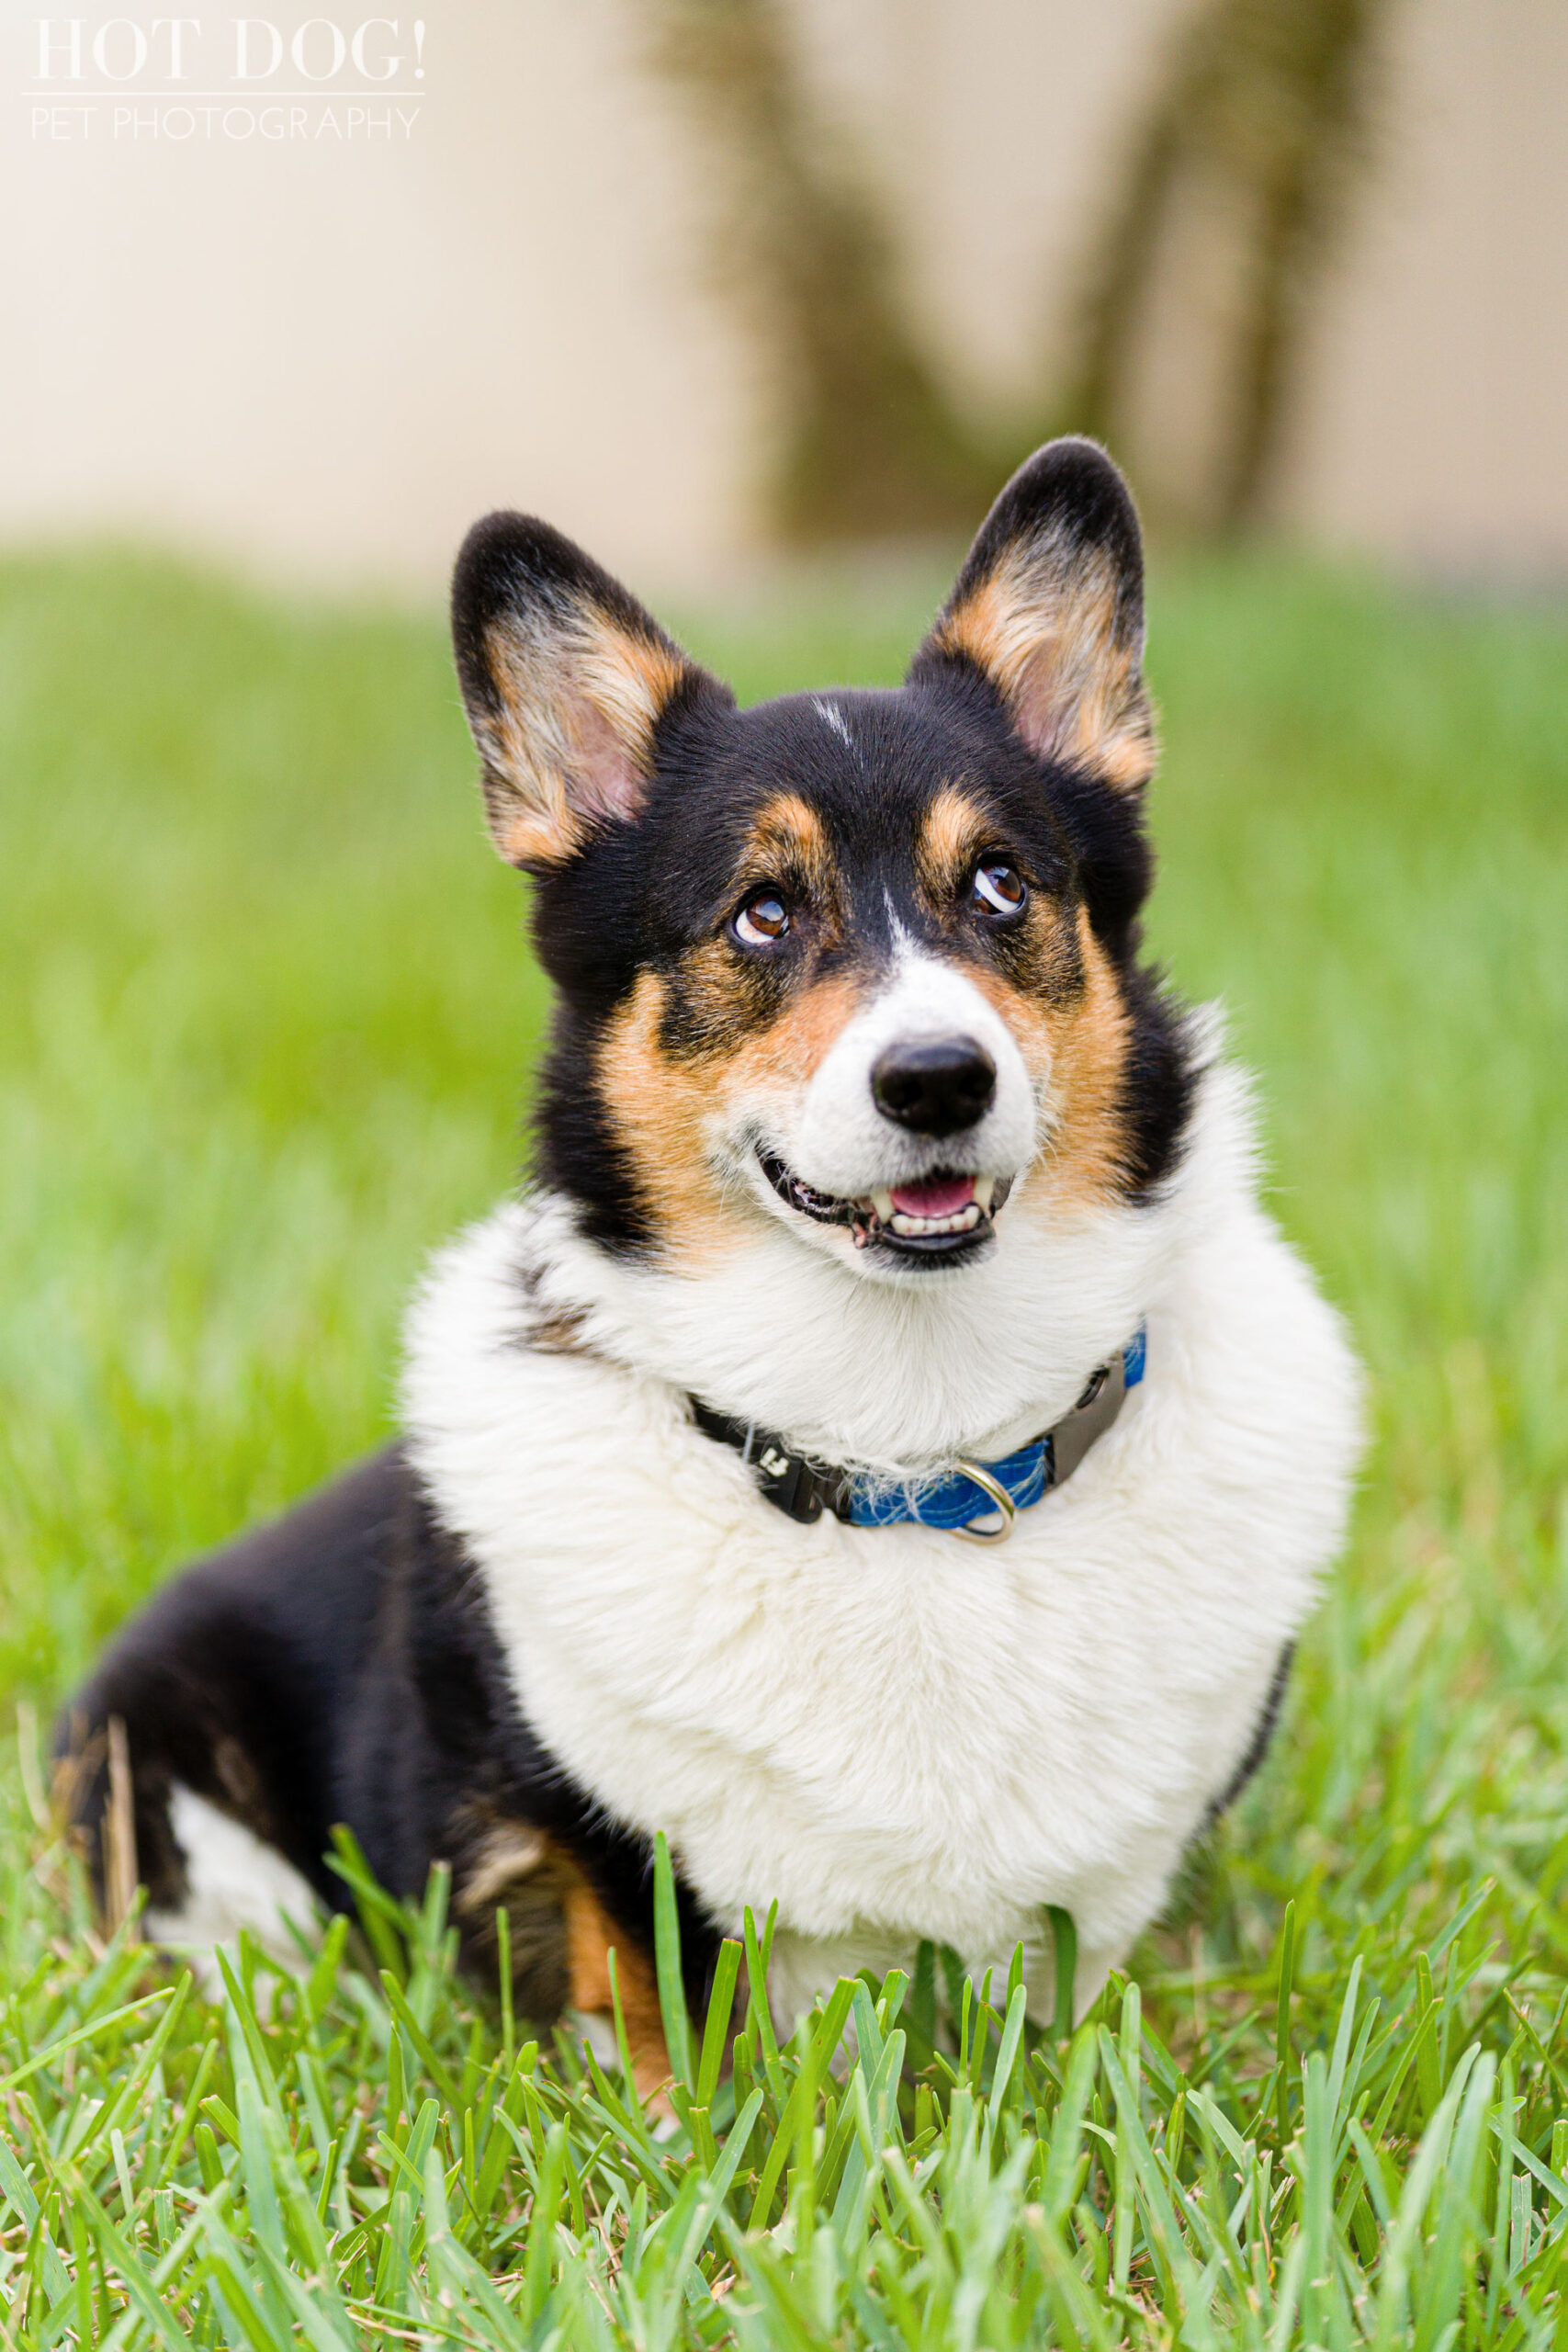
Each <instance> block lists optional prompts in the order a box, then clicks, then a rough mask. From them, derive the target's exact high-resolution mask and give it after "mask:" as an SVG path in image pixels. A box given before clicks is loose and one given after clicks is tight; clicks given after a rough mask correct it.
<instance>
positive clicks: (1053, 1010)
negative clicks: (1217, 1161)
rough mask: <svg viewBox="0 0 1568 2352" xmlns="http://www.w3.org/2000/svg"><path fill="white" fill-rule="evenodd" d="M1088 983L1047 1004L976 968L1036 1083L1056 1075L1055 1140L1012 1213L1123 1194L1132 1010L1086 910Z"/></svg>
mask: <svg viewBox="0 0 1568 2352" xmlns="http://www.w3.org/2000/svg"><path fill="white" fill-rule="evenodd" d="M1078 950H1079V953H1080V955H1081V956H1082V958H1083V970H1084V987H1083V989H1082V990H1081V992H1080V993H1079V994H1078V995H1077V996H1076V997H1075V999H1074V1000H1073V1001H1072V1002H1070V1003H1068V1004H1065V1005H1061V1006H1050V1005H1043V1004H1042V1003H1040V1002H1039V1001H1038V1000H1037V999H1035V998H1034V997H1032V996H1026V995H1024V994H1022V993H1021V991H1020V990H1019V989H1015V988H1013V987H1012V986H1011V985H1010V983H1009V982H1008V981H1007V980H1005V979H1004V978H1002V977H1001V975H1000V974H999V973H997V972H980V971H975V972H973V973H972V974H971V977H972V978H973V979H974V981H975V984H976V987H977V988H978V989H979V990H980V991H981V993H982V995H983V996H984V997H985V998H986V999H987V1002H988V1003H990V1004H991V1005H992V1006H993V1008H994V1009H995V1010H996V1012H998V1013H999V1014H1000V1015H1001V1017H1002V1019H1003V1020H1004V1021H1005V1022H1006V1023H1007V1024H1008V1027H1009V1028H1010V1030H1011V1031H1012V1034H1013V1035H1014V1037H1015V1038H1016V1039H1017V1041H1018V1046H1019V1050H1020V1051H1021V1054H1022V1056H1023V1058H1024V1063H1025V1066H1026V1067H1027V1069H1028V1070H1029V1073H1030V1076H1031V1078H1032V1079H1033V1080H1034V1081H1035V1082H1036V1084H1037V1085H1038V1084H1040V1083H1041V1082H1042V1081H1044V1080H1049V1085H1050V1091H1051V1094H1052V1096H1053V1098H1054V1100H1055V1106H1056V1119H1055V1128H1054V1131H1053V1133H1052V1136H1051V1139H1050V1141H1049V1142H1048V1144H1047V1145H1046V1147H1045V1149H1044V1151H1043V1153H1042V1155H1041V1157H1040V1159H1039V1160H1038V1161H1037V1162H1036V1163H1035V1165H1034V1167H1033V1168H1032V1170H1030V1172H1029V1174H1028V1176H1027V1177H1026V1178H1025V1180H1024V1182H1023V1184H1022V1185H1021V1188H1020V1191H1019V1194H1018V1199H1017V1202H1016V1203H1015V1204H1010V1207H1009V1210H1008V1212H1007V1214H1009V1215H1011V1214H1013V1212H1014V1208H1015V1207H1016V1206H1019V1205H1026V1204H1029V1203H1031V1202H1034V1203H1037V1204H1044V1203H1045V1202H1047V1201H1049V1203H1050V1204H1051V1206H1052V1207H1053V1208H1055V1207H1059V1206H1070V1207H1077V1206H1080V1205H1081V1206H1084V1207H1089V1206H1100V1205H1103V1204H1105V1203H1107V1202H1110V1201H1114V1200H1116V1199H1118V1198H1119V1197H1120V1195H1121V1191H1122V1165H1123V1161H1124V1157H1125V1148H1126V1135H1125V1118H1124V1112H1123V1106H1122V1072H1123V1069H1124V1068H1125V1064H1126V1058H1127V1039H1128V1026H1129V1024H1128V1019H1127V1009H1126V1007H1125V1005H1124V1004H1123V1003H1122V992H1121V990H1120V989H1119V988H1118V987H1117V985H1116V976H1115V973H1114V971H1113V969H1112V967H1111V962H1110V959H1109V958H1108V956H1106V954H1105V951H1104V949H1103V948H1102V947H1101V946H1100V943H1099V941H1098V940H1097V939H1096V938H1095V936H1094V933H1093V932H1092V930H1091V929H1090V928H1089V917H1088V915H1087V913H1085V911H1084V910H1082V909H1081V908H1080V909H1079V910H1078Z"/></svg>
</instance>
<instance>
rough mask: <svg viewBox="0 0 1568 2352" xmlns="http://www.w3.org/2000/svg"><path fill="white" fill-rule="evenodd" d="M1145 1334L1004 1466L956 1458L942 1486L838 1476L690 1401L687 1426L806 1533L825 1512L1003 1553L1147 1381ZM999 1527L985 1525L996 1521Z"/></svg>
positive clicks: (854, 1523)
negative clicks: (728, 1449) (739, 1466)
mask: <svg viewBox="0 0 1568 2352" xmlns="http://www.w3.org/2000/svg"><path fill="white" fill-rule="evenodd" d="M1146 1353H1147V1335H1146V1333H1145V1331H1144V1330H1142V1329H1140V1330H1139V1331H1138V1332H1137V1334H1136V1335H1135V1337H1134V1338H1133V1339H1132V1340H1129V1341H1128V1343H1127V1345H1126V1346H1125V1347H1124V1348H1122V1349H1121V1350H1120V1351H1118V1352H1117V1353H1116V1354H1115V1355H1113V1356H1112V1357H1111V1360H1110V1362H1109V1363H1102V1364H1100V1365H1098V1366H1097V1367H1096V1369H1095V1370H1094V1372H1093V1373H1091V1374H1090V1375H1089V1381H1088V1383H1087V1384H1086V1385H1085V1387H1084V1390H1083V1393H1082V1395H1081V1396H1080V1397H1079V1398H1078V1401H1077V1404H1076V1405H1075V1406H1074V1407H1073V1408H1072V1409H1071V1411H1070V1412H1067V1413H1064V1414H1063V1416H1062V1418H1061V1419H1060V1420H1059V1421H1057V1422H1056V1423H1055V1426H1054V1427H1053V1428H1051V1429H1048V1430H1043V1432H1042V1433H1041V1435H1040V1436H1039V1437H1037V1438H1032V1440H1031V1441H1030V1442H1029V1443H1028V1444H1027V1445H1021V1446H1020V1447H1019V1449H1018V1451H1017V1453H1010V1454H1008V1455H1006V1456H1005V1457H1004V1459H1003V1460H1002V1461H1000V1462H971V1461H969V1460H967V1459H963V1458H961V1459H960V1460H959V1461H957V1462H955V1463H954V1464H953V1468H952V1469H951V1470H948V1471H945V1472H944V1473H943V1474H942V1476H940V1477H935V1478H926V1479H922V1480H920V1481H919V1484H918V1485H908V1486H901V1487H892V1486H889V1485H887V1484H886V1481H884V1480H881V1479H876V1478H872V1477H868V1476H866V1475H865V1474H864V1473H863V1472H861V1471H852V1470H842V1469H839V1468H835V1467H834V1466H833V1465H832V1464H829V1463H822V1462H818V1461H816V1460H814V1459H813V1458H812V1457H811V1456H810V1455H809V1454H805V1453H796V1452H795V1450H794V1449H793V1448H792V1447H791V1446H790V1445H789V1443H788V1442H787V1441H786V1440H785V1439H784V1438H782V1437H779V1436H776V1435H775V1434H774V1433H773V1431H772V1430H764V1429H760V1428H759V1427H758V1425H757V1423H756V1422H755V1421H741V1420H737V1419H735V1418H734V1417H733V1415H731V1414H728V1413H719V1412H716V1411H715V1409H714V1408H713V1407H712V1406H711V1405H705V1404H703V1403H702V1402H701V1401H700V1399H698V1398H697V1397H693V1399H692V1418H693V1419H694V1421H695V1422H696V1424H697V1427H698V1428H699V1429H700V1430H703V1431H704V1432H705V1435H707V1436H708V1437H711V1438H715V1439H716V1440H717V1441H718V1442H720V1443H721V1444H723V1445H731V1446H733V1447H734V1448H735V1450H736V1452H737V1453H739V1456H740V1458H741V1460H742V1461H743V1462H745V1463H747V1464H749V1465H750V1468H751V1469H752V1470H753V1471H754V1472H755V1474H756V1477H757V1484H758V1487H759V1488H760V1489H761V1494H762V1496H763V1498H764V1500H766V1501H768V1502H771V1503H773V1505H774V1506H775V1507H776V1508H777V1509H778V1510H782V1511H783V1512H784V1514H785V1515H786V1517H788V1518H790V1519H794V1520H799V1521H801V1522H802V1523H803V1524H805V1525H807V1526H809V1525H810V1524H811V1523H812V1522H813V1521H816V1520H818V1519H820V1518H821V1516H822V1513H823V1511H824V1510H830V1511H831V1512H832V1513H833V1516H834V1517H835V1518H836V1519H840V1520H842V1521H844V1522H845V1524H846V1525H847V1526H850V1527H901V1526H908V1524H910V1523H911V1522H914V1523H916V1524H918V1525H919V1526H921V1527H941V1528H945V1529H947V1530H948V1531H949V1532H951V1533H953V1534H954V1535H962V1536H964V1537H965V1538H966V1539H967V1540H968V1541H969V1542H970V1543H975V1544H1000V1543H1002V1542H1003V1541H1004V1540H1005V1539H1006V1538H1007V1537H1008V1536H1009V1535H1010V1534H1011V1532H1012V1525H1013V1521H1014V1520H1015V1519H1016V1518H1017V1517H1018V1514H1019V1512H1020V1511H1021V1510H1029V1508H1030V1506H1031V1505H1032V1504H1033V1503H1037V1502H1039V1501H1040V1500H1041V1498H1043V1496H1045V1495H1048V1494H1049V1493H1050V1492H1051V1491H1052V1489H1053V1488H1054V1487H1060V1486H1062V1485H1064V1484H1065V1483H1066V1480H1067V1479H1068V1478H1070V1477H1071V1476H1072V1475H1073V1472H1074V1471H1075V1470H1076V1469H1077V1466H1078V1464H1079V1463H1080V1462H1081V1461H1082V1460H1083V1458H1084V1455H1085V1454H1086V1453H1088V1452H1089V1448H1090V1446H1091V1445H1093V1444H1094V1442H1095V1441H1096V1439H1097V1438H1100V1437H1103V1436H1104V1434H1105V1432H1106V1430H1108V1429H1109V1428H1110V1427H1111V1423H1112V1422H1113V1421H1114V1420H1115V1419H1116V1417H1117V1415H1118V1414H1119V1413H1120V1412H1121V1410H1122V1404H1123V1403H1124V1401H1125V1399H1126V1396H1127V1391H1128V1390H1129V1389H1130V1388H1136V1386H1137V1385H1138V1383H1139V1382H1140V1381H1141V1380H1142V1378H1143V1376H1144V1367H1145V1359H1146ZM993 1520H994V1521H995V1524H984V1523H983V1522H986V1521H993Z"/></svg>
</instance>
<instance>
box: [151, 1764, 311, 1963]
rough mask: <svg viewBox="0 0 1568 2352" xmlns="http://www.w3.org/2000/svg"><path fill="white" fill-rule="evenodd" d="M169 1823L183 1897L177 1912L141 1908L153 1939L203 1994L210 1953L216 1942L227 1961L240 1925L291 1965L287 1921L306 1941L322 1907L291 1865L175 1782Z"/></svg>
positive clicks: (294, 1949) (294, 1958)
mask: <svg viewBox="0 0 1568 2352" xmlns="http://www.w3.org/2000/svg"><path fill="white" fill-rule="evenodd" d="M169 1821H170V1826H171V1827H172V1828H173V1830H174V1833H175V1843H176V1844H177V1845H178V1847H179V1849H180V1851H181V1853H182V1854H183V1855H184V1856H185V1864H186V1896H185V1900H184V1902H183V1903H182V1904H181V1905H180V1906H179V1909H178V1910H177V1911H163V1910H150V1911H149V1912H148V1913H147V1915H146V1918H145V1920H144V1922H143V1925H144V1927H145V1928H146V1931H147V1934H148V1936H149V1937H150V1938H151V1939H152V1942H154V1943H156V1944H162V1945H163V1946H164V1949H165V1950H166V1951H172V1952H175V1953H176V1954H177V1955H178V1956H179V1957H180V1958H181V1959H182V1960H184V1959H188V1960H189V1961H190V1962H192V1964H193V1966H194V1967H195V1969H196V1972H197V1977H198V1979H199V1981H200V1982H201V1984H202V1985H203V1986H204V1988H205V1989H206V1990H207V1991H208V1992H209V1993H216V1992H218V1991H219V1990H220V1987H221V1979H220V1976H219V1973H218V1970H217V1967H216V1965H215V1963H214V1961H213V1957H212V1955H213V1952H214V1951H215V1950H216V1949H217V1948H218V1947H220V1946H221V1947H222V1948H223V1950H224V1951H225V1952H226V1953H227V1954H228V1956H229V1957H230V1959H231V1960H232V1959H233V1957H234V1954H235V1951H236V1948H237V1945H238V1941H239V1935H240V1930H241V1928H249V1929H250V1931H251V1933H252V1934H253V1935H254V1937H255V1939H256V1941H257V1942H258V1943H259V1944H260V1945H261V1947H262V1949H263V1951H265V1952H267V1953H268V1954H269V1955H270V1956H271V1957H272V1958H273V1959H274V1960H279V1961H282V1962H285V1963H286V1964H288V1966H291V1967H295V1968H298V1967H299V1964H300V1961H301V1957H302V1955H301V1953H300V1950H299V1943H298V1941H297V1939H295V1938H294V1937H293V1936H292V1935H290V1933H289V1931H288V1922H289V1921H292V1922H293V1924H294V1926H295V1927H297V1928H299V1931H300V1934H301V1935H304V1936H305V1937H307V1938H308V1939H310V1940H312V1941H313V1940H314V1939H315V1938H316V1936H317V1934H318V1933H319V1923H320V1918H321V1905H320V1904H319V1903H318V1901H317V1899H316V1896H315V1894H314V1893H313V1891H312V1890H311V1888H310V1886H308V1885H307V1883H306V1882H305V1881H304V1879H302V1878H301V1877H300V1875H299V1871H297V1870H296V1869H295V1868H294V1866H293V1864H292V1863H291V1862H286V1861H285V1860H284V1859H283V1856H282V1855H281V1854H280V1853H279V1852H278V1850H277V1849H276V1846H265V1845H264V1844H263V1843H262V1841H261V1839H260V1838H255V1837H253V1835H252V1834H251V1832H250V1830H248V1829H247V1828H246V1827H245V1826H244V1825H243V1823H242V1822H238V1821H233V1820H231V1818H230V1816H229V1815H227V1814H226V1813H220V1812H219V1810H218V1807H217V1806H216V1805H214V1804H209V1803H208V1801H207V1799H206V1798H205V1797H199V1796H197V1793H196V1792H195V1790H194V1789H187V1788H186V1786H185V1783H184V1782H183V1781H175V1785H174V1789H173V1791H172V1792H171V1795H170V1800H169Z"/></svg>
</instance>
